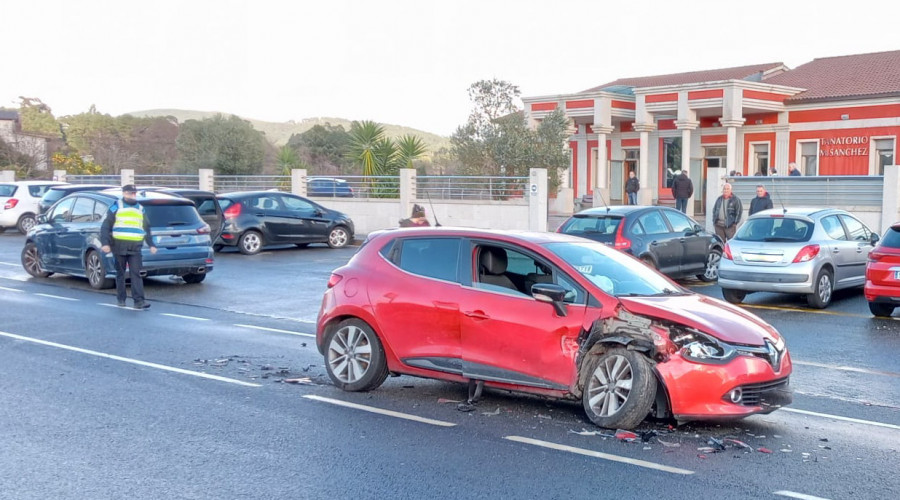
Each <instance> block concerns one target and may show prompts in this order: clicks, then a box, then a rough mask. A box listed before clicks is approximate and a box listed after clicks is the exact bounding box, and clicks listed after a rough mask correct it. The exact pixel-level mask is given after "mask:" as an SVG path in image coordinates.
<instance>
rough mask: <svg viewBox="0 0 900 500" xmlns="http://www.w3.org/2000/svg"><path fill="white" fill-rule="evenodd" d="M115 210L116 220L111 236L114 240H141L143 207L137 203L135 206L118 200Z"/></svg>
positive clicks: (142, 238) (142, 235) (142, 234)
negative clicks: (129, 205)
mask: <svg viewBox="0 0 900 500" xmlns="http://www.w3.org/2000/svg"><path fill="white" fill-rule="evenodd" d="M118 205H119V207H118V210H116V221H115V223H113V228H112V237H113V239H114V240H123V241H143V240H144V207H142V206H141V205H140V204H138V205H137V206H136V207H128V206H125V201H124V200H119V202H118Z"/></svg>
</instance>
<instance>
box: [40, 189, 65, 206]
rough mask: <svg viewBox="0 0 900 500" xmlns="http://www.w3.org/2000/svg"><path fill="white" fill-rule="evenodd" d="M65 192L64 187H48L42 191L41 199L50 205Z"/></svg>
mask: <svg viewBox="0 0 900 500" xmlns="http://www.w3.org/2000/svg"><path fill="white" fill-rule="evenodd" d="M66 194H67V193H66V190H65V189H49V190H47V192H46V193H44V197H43V199H44V202H45V203H47V204H50V205H52V204H53V203H55V202H56V201H57V200H59V199H60V198H62V197H63V196H65V195H66Z"/></svg>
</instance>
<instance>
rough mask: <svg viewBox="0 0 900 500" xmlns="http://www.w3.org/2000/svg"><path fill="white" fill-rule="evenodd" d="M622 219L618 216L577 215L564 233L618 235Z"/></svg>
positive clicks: (563, 229)
mask: <svg viewBox="0 0 900 500" xmlns="http://www.w3.org/2000/svg"><path fill="white" fill-rule="evenodd" d="M621 222H622V217H617V216H600V217H594V216H589V215H588V216H585V215H576V216H575V217H573V218H571V219H570V220H569V222H567V223H566V225H565V226H563V228H562V232H564V233H566V234H575V235H579V234H608V235H614V234H616V230H617V229H619V224H620V223H621Z"/></svg>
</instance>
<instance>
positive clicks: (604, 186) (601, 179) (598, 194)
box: [593, 124, 613, 207]
mask: <svg viewBox="0 0 900 500" xmlns="http://www.w3.org/2000/svg"><path fill="white" fill-rule="evenodd" d="M593 129H594V132H597V165H596V167H597V168H596V172H597V174H596V175H595V176H594V199H593V201H594V206H595V207H601V206H603V205H604V204H605V203H609V159H608V157H609V151H608V149H607V147H606V134H609V133H612V131H613V127H612V126H602V125H596V124H595V125H594V126H593Z"/></svg>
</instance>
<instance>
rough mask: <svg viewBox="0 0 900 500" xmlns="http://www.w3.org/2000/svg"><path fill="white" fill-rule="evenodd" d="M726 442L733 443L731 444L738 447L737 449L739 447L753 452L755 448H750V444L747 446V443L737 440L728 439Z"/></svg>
mask: <svg viewBox="0 0 900 500" xmlns="http://www.w3.org/2000/svg"><path fill="white" fill-rule="evenodd" d="M724 442H726V443H731V444H733V445H735V446H737V447H739V448H744V449H747V450H750V451H753V447H752V446H750V445H749V444H747V443H745V442H743V441H740V440H737V439H733V438H726V439H725V440H724Z"/></svg>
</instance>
